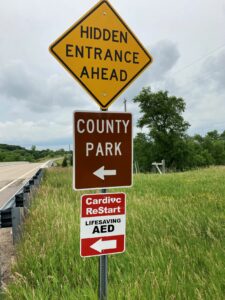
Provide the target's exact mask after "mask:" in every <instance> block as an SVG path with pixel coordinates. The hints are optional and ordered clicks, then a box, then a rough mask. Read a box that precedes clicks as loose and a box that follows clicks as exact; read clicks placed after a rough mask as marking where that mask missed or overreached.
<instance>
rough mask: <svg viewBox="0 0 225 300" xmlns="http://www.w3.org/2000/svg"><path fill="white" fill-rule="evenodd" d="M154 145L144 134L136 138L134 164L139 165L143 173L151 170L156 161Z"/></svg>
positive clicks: (139, 134)
mask: <svg viewBox="0 0 225 300" xmlns="http://www.w3.org/2000/svg"><path fill="white" fill-rule="evenodd" d="M152 147H153V145H152V143H151V141H150V140H149V138H148V136H147V135H146V134H144V133H138V134H137V136H136V137H135V138H134V162H137V163H138V166H139V169H140V171H141V172H146V171H150V170H151V166H152V161H153V160H154V150H153V149H152Z"/></svg>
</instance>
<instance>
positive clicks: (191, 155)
mask: <svg viewBox="0 0 225 300" xmlns="http://www.w3.org/2000/svg"><path fill="white" fill-rule="evenodd" d="M172 143H173V142H172V141H171V144H172ZM175 144H176V145H173V147H169V146H168V148H167V151H164V155H163V156H164V157H162V155H161V153H160V151H159V148H158V144H156V143H155V142H154V141H153V140H152V139H151V138H150V137H149V135H147V134H144V133H138V135H137V136H136V137H135V138H134V160H135V161H136V162H137V163H138V165H139V169H140V171H141V172H147V171H150V170H151V169H152V162H155V161H156V162H161V160H162V159H165V160H166V166H167V167H168V168H169V169H171V170H174V171H175V170H178V171H184V170H189V169H193V168H198V167H208V166H211V165H225V131H223V133H221V134H219V133H218V132H217V131H216V130H214V131H210V132H208V133H207V134H206V135H205V136H201V135H199V134H197V135H194V136H193V137H191V136H185V137H183V138H182V139H179V140H177V141H176V142H175ZM171 151H172V152H171Z"/></svg>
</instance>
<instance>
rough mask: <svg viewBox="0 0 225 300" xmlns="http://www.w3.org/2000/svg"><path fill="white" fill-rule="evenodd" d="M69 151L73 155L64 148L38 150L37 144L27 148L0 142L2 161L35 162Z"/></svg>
mask: <svg viewBox="0 0 225 300" xmlns="http://www.w3.org/2000/svg"><path fill="white" fill-rule="evenodd" d="M69 153H70V154H71V155H72V152H71V151H65V150H64V149H60V150H57V151H53V150H50V149H45V150H37V149H36V147H35V146H32V147H31V149H26V148H24V147H21V146H15V145H6V144H0V162H8V161H29V162H35V161H40V160H43V159H48V158H53V157H60V156H64V155H66V154H69Z"/></svg>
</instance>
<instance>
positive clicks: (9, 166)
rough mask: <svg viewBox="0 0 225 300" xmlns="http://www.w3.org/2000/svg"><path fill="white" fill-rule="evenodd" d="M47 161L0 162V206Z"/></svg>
mask: <svg viewBox="0 0 225 300" xmlns="http://www.w3.org/2000/svg"><path fill="white" fill-rule="evenodd" d="M46 165H47V163H26V162H25V163H22V162H21V163H2V164H0V208H1V207H2V206H3V205H4V204H5V203H6V202H7V201H8V200H9V199H10V198H11V197H13V195H14V194H15V193H16V192H17V191H19V190H20V188H21V187H22V186H23V184H24V183H25V182H27V181H28V180H29V179H30V178H32V177H33V175H34V174H35V173H36V172H37V171H38V169H39V168H41V167H45V166H46Z"/></svg>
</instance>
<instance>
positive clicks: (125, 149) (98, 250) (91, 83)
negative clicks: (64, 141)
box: [49, 0, 152, 300]
mask: <svg viewBox="0 0 225 300" xmlns="http://www.w3.org/2000/svg"><path fill="white" fill-rule="evenodd" d="M49 50H50V52H51V54H52V55H53V56H54V57H55V58H56V59H57V60H58V61H59V62H60V63H61V64H62V66H63V67H64V68H65V69H66V70H67V71H68V72H69V73H70V74H71V75H72V76H73V77H74V78H75V79H76V80H77V81H78V82H79V83H80V84H81V85H82V86H83V87H84V89H85V90H86V91H87V92H88V93H89V94H90V95H91V96H92V97H93V99H94V100H95V102H96V103H97V104H98V105H99V106H100V108H101V110H102V112H100V113H93V112H75V113H74V164H73V165H74V170H73V188H74V189H75V190H85V189H99V188H100V189H102V190H101V191H102V195H105V196H106V195H109V196H108V197H109V198H107V199H108V200H104V201H106V203H104V201H103V200H102V201H103V203H102V204H103V206H102V209H103V211H105V212H107V213H109V212H110V211H111V215H114V217H115V216H116V215H115V213H112V212H113V211H114V210H113V208H114V209H115V211H114V212H116V213H118V214H119V216H117V219H118V220H120V222H121V224H120V225H118V224H110V225H108V227H107V226H106V225H103V226H100V229H99V227H98V226H97V227H95V228H94V229H93V231H92V232H90V228H92V227H91V224H92V223H89V222H87V223H82V224H81V256H94V255H99V256H100V261H99V299H100V300H106V299H107V263H108V261H107V254H113V253H119V252H123V251H124V249H125V195H124V194H123V195H124V196H120V197H121V198H120V200H121V202H118V203H116V202H115V201H120V200H118V199H117V198H115V199H117V200H115V199H114V200H112V202H110V201H111V200H109V199H111V198H110V197H111V196H110V194H107V193H106V188H110V187H130V186H132V172H133V154H132V151H133V148H132V115H131V114H129V113H108V112H105V111H106V110H107V108H108V107H109V106H110V105H111V104H112V103H113V101H114V100H115V99H116V98H117V97H118V96H119V95H120V94H121V93H122V92H123V91H124V90H125V89H126V88H127V87H128V86H129V85H130V84H131V83H132V82H133V81H134V80H135V79H136V78H137V77H138V76H139V75H140V74H141V73H142V72H143V71H144V69H145V68H146V67H147V66H149V65H150V64H151V63H152V57H151V55H150V54H149V53H148V51H147V50H146V49H145V48H144V47H143V45H142V44H141V42H140V41H139V40H138V38H137V37H136V36H135V35H134V33H133V32H132V31H131V29H130V28H129V27H128V25H127V24H126V23H125V22H124V20H123V19H122V18H121V17H120V16H119V14H118V13H117V12H116V10H115V9H114V8H113V7H112V5H111V4H110V3H109V1H106V0H100V1H99V2H98V3H97V4H96V5H95V6H94V7H93V8H91V9H90V10H89V11H88V12H87V13H86V14H85V15H84V16H83V17H81V18H80V19H79V20H78V21H77V22H76V23H75V24H73V25H72V26H71V27H70V28H69V29H68V30H67V31H66V32H65V33H63V34H62V35H61V36H60V37H59V38H58V39H57V40H56V41H55V42H53V43H52V44H51V46H50V47H49ZM124 104H125V110H126V100H125V102H124ZM103 111H104V112H103ZM121 195H122V194H121ZM94 196H95V197H97V198H98V196H99V195H97V194H95V195H94ZM90 199H92V198H91V197H90ZM95 200H96V199H95ZM84 201H85V200H84ZM96 201H97V200H96ZM107 201H109V202H107ZM90 203H92V204H93V203H94V201H93V202H92V201H91V200H90ZM90 203H89V202H88V203H87V202H86V203H85V204H84V206H83V199H82V219H84V218H86V217H87V218H90V215H88V213H87V212H90V211H93V214H95V213H94V212H97V218H98V219H100V220H101V213H100V212H99V211H98V209H97V210H96V209H95V208H93V210H92V208H91V207H89V210H87V211H86V214H85V216H84V215H83V213H84V211H85V208H84V207H86V208H87V206H88V205H89V204H90ZM83 209H84V211H83ZM104 209H105V210H104ZM100 211H102V210H100ZM98 213H99V214H100V215H98ZM123 214H124V216H122V215H123ZM109 215H110V213H109ZM98 219H97V220H93V222H95V221H96V222H97V223H98ZM103 221H104V220H103ZM85 224H89V226H88V225H87V226H86V225H85ZM93 224H94V223H93ZM82 226H83V227H82ZM99 230H100V231H99ZM96 233H98V234H97V236H98V237H99V236H101V235H102V234H103V237H102V238H100V239H98V238H97V240H96V239H95V238H94V237H93V236H92V235H93V234H94V236H96ZM111 233H112V238H111V237H110V235H111ZM115 233H117V235H115ZM104 234H106V236H105V237H104ZM89 235H90V236H89Z"/></svg>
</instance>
